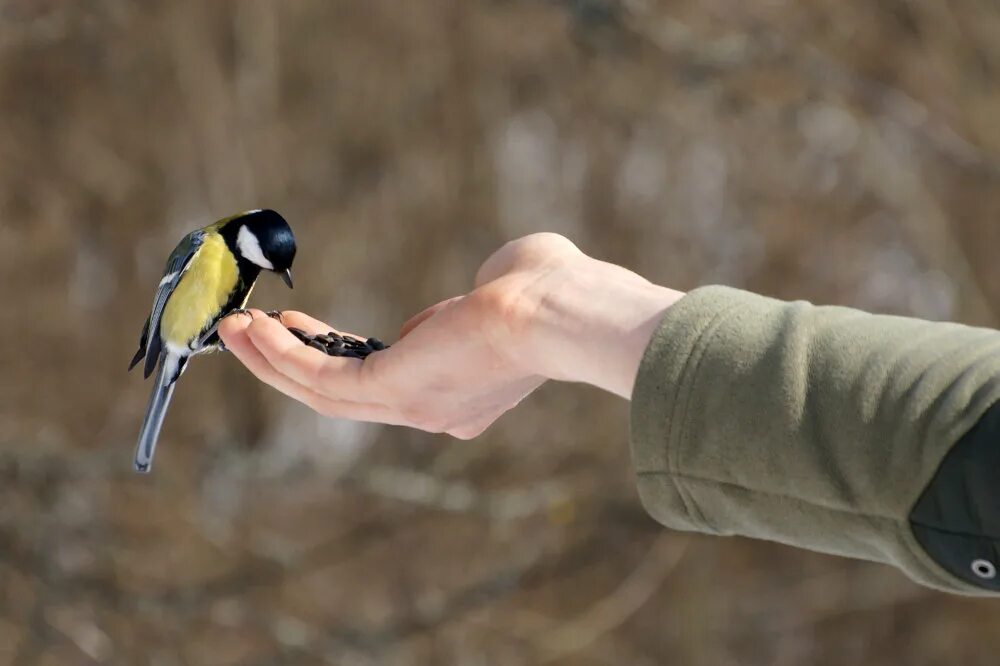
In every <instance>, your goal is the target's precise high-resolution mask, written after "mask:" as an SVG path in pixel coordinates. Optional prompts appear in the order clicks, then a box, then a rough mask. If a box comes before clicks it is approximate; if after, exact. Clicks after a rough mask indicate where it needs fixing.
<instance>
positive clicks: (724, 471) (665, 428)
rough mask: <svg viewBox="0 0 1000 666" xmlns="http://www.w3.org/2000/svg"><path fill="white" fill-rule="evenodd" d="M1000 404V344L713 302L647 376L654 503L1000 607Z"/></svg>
mask: <svg viewBox="0 0 1000 666" xmlns="http://www.w3.org/2000/svg"><path fill="white" fill-rule="evenodd" d="M998 400H1000V333H998V332H996V331H992V330H987V329H980V328H971V327H967V326H961V325H957V324H947V323H932V322H927V321H922V320H917V319H908V318H904V317H891V316H879V315H872V314H868V313H864V312H860V311H857V310H852V309H849V308H841V307H816V306H813V305H811V304H809V303H804V302H794V303H787V302H782V301H777V300H773V299H769V298H764V297H761V296H757V295H754V294H750V293H747V292H743V291H739V290H736V289H730V288H726V287H705V288H702V289H698V290H695V291H693V292H691V293H690V294H688V295H687V296H685V297H684V298H683V299H681V300H680V301H679V302H677V303H676V304H675V305H674V306H672V307H671V308H670V309H669V310H668V311H667V312H666V313H665V315H664V317H663V320H662V322H661V323H660V325H659V327H658V329H657V331H656V332H655V333H654V335H653V338H652V340H651V341H650V344H649V346H648V348H647V350H646V352H645V355H644V357H643V360H642V363H641V366H640V368H639V373H638V376H637V378H636V383H635V388H634V391H633V396H632V413H631V446H632V456H633V461H634V465H635V468H636V473H637V476H638V487H639V492H640V495H641V498H642V501H643V504H644V506H645V507H646V508H647V510H648V511H649V512H650V514H652V516H653V517H654V518H656V519H657V520H658V521H660V522H661V523H663V524H664V525H667V526H669V527H673V528H676V529H683V530H695V531H699V532H707V533H712V534H720V535H732V534H739V535H745V536H750V537H757V538H762V539H769V540H773V541H778V542H782V543H787V544H791V545H795V546H799V547H802V548H809V549H813V550H818V551H822V552H826V553H833V554H837V555H844V556H850V557H857V558H862V559H868V560H875V561H880V562H887V563H891V564H893V565H895V566H897V567H899V568H900V569H902V570H903V571H904V572H905V573H906V574H907V575H909V576H910V577H911V578H913V579H915V580H916V581H918V582H920V583H923V584H925V585H929V586H932V587H936V588H939V589H945V590H949V591H952V592H959V593H965V594H996V593H997V592H998V591H1000V581H998V579H997V577H996V568H997V567H1000V561H998V558H997V553H998V544H1000V542H998V538H997V537H996V536H995V535H996V534H998V533H1000V489H997V488H996V486H998V485H1000V458H998V453H997V450H998V449H1000V447H998V446H997V445H996V444H995V443H1000V412H995V413H993V414H992V417H991V418H989V419H987V418H986V416H985V415H987V412H988V411H989V410H990V409H991V407H993V406H994V404H995V403H997V402H998ZM994 475H996V476H995V479H996V482H994ZM991 567H992V570H991Z"/></svg>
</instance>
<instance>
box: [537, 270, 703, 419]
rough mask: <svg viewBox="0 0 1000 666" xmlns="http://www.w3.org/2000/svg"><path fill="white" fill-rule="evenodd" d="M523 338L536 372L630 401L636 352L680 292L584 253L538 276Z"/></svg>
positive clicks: (639, 356) (639, 354) (638, 353)
mask: <svg viewBox="0 0 1000 666" xmlns="http://www.w3.org/2000/svg"><path fill="white" fill-rule="evenodd" d="M535 291H536V293H535V294H534V295H533V296H532V300H533V303H532V306H531V307H532V314H531V315H530V317H529V319H528V323H527V331H528V335H527V339H528V340H529V343H530V345H531V348H532V349H533V350H534V353H533V354H532V355H531V356H532V359H533V361H534V363H535V365H536V367H537V374H539V375H541V376H543V377H546V378H549V379H556V380H562V381H576V382H583V383H587V384H591V385H594V386H597V387H599V388H602V389H604V390H607V391H610V392H612V393H615V394H617V395H620V396H622V397H624V398H626V399H629V398H631V395H632V385H633V383H634V381H635V377H636V374H637V372H638V369H639V363H640V362H641V360H642V355H643V353H644V351H645V349H646V346H647V345H648V344H649V340H650V339H651V338H652V335H653V332H654V331H655V330H656V327H657V325H658V324H659V322H660V320H661V319H662V317H663V314H664V312H666V310H667V309H668V308H669V307H670V306H671V305H673V304H674V303H676V302H677V301H678V300H680V298H681V297H683V296H684V293H683V292H679V291H675V290H673V289H667V288H666V287H661V286H658V285H655V284H653V283H651V282H649V281H648V280H646V279H645V278H643V277H641V276H639V275H638V274H636V273H633V272H632V271H630V270H628V269H626V268H623V267H621V266H617V265H614V264H610V263H607V262H603V261H599V260H596V259H593V258H591V257H587V256H585V255H581V256H580V257H578V258H577V259H576V260H574V261H572V262H568V263H567V264H566V265H564V266H562V267H560V268H559V269H557V270H554V271H552V272H550V273H549V274H547V275H546V277H545V279H543V280H540V281H539V284H538V285H537V289H536V290H535Z"/></svg>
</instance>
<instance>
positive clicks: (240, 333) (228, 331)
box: [219, 315, 251, 349]
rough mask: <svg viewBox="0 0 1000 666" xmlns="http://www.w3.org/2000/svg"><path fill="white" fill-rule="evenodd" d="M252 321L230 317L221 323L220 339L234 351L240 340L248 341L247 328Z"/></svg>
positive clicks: (237, 316) (236, 316)
mask: <svg viewBox="0 0 1000 666" xmlns="http://www.w3.org/2000/svg"><path fill="white" fill-rule="evenodd" d="M250 321H251V320H250V318H249V317H241V316H239V315H229V316H228V317H226V318H225V319H223V320H222V321H221V322H219V337H220V338H222V341H223V342H224V343H225V344H226V347H227V348H229V349H232V347H233V345H234V344H236V343H237V340H238V339H240V338H242V339H244V340H245V339H246V336H247V326H249V325H250Z"/></svg>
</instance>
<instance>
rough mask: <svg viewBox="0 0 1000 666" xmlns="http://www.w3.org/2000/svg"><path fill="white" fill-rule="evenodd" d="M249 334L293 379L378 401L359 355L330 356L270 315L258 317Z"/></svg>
mask: <svg viewBox="0 0 1000 666" xmlns="http://www.w3.org/2000/svg"><path fill="white" fill-rule="evenodd" d="M247 336H248V338H249V340H250V342H252V343H253V346H254V347H256V349H257V350H258V351H259V352H260V353H261V355H262V356H263V357H264V358H265V359H266V360H267V362H268V363H270V365H271V367H272V368H274V370H276V371H277V372H278V373H280V374H283V375H285V376H287V377H288V378H290V379H291V380H292V381H294V382H297V383H299V384H302V385H303V386H307V387H309V388H311V389H312V390H314V391H317V392H319V393H321V394H323V395H326V396H328V397H330V398H335V399H343V400H354V401H365V402H375V401H374V400H369V399H368V398H369V397H370V395H369V394H370V391H369V390H367V387H366V386H363V385H362V382H361V366H362V362H361V360H360V359H356V358H340V357H331V356H327V355H326V354H324V353H323V352H321V351H319V350H317V349H313V348H312V347H307V346H305V345H303V344H302V342H300V341H299V339H298V338H296V337H295V336H294V335H292V334H291V333H289V332H288V329H286V328H285V327H284V326H282V325H281V324H279V323H278V322H276V321H274V320H273V319H270V318H267V317H265V318H262V319H255V320H254V321H253V323H251V324H250V325H249V326H248V327H247Z"/></svg>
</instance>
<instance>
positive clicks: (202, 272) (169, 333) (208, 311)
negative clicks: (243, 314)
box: [160, 233, 239, 346]
mask: <svg viewBox="0 0 1000 666" xmlns="http://www.w3.org/2000/svg"><path fill="white" fill-rule="evenodd" d="M237 280H239V267H238V266H237V265H236V259H235V258H234V257H233V255H232V253H231V252H230V251H229V249H228V248H227V247H226V242H225V241H224V240H223V239H222V236H219V235H217V234H211V233H210V234H208V235H207V236H206V237H205V240H204V242H203V243H202V246H201V247H200V248H198V251H197V252H196V253H195V255H194V257H192V258H191V263H190V265H189V267H188V269H187V271H185V272H184V274H183V275H182V276H181V279H180V282H178V284H177V287H176V288H175V289H174V293H173V295H172V296H171V297H170V300H168V301H167V305H166V307H164V309H163V318H162V319H161V320H160V337H162V338H163V340H164V342H167V343H170V344H172V345H176V346H182V345H183V346H186V345H188V344H190V343H191V342H192V341H194V340H195V339H196V338H197V337H198V336H199V335H200V334H201V332H202V331H203V330H204V329H205V328H206V327H207V326H208V325H209V324H211V323H212V322H214V321H215V319H216V318H217V317H218V316H219V314H220V311H221V310H222V308H223V307H224V306H225V305H226V303H227V302H228V300H229V297H230V295H231V294H232V291H233V288H234V287H235V286H236V283H237Z"/></svg>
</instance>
